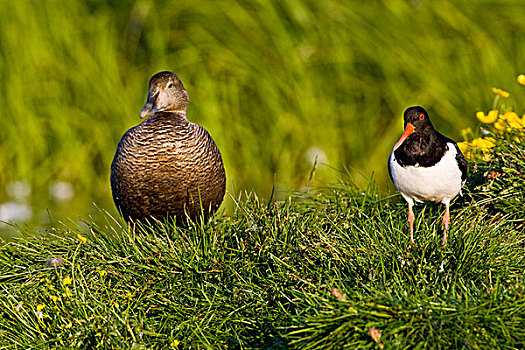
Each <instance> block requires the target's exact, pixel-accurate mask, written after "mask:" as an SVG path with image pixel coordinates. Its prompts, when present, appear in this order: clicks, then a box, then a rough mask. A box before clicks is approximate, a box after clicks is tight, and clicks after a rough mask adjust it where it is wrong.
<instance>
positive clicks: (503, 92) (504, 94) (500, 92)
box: [492, 88, 510, 98]
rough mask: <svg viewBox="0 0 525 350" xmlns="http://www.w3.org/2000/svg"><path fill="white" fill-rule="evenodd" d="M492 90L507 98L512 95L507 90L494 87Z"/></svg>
mask: <svg viewBox="0 0 525 350" xmlns="http://www.w3.org/2000/svg"><path fill="white" fill-rule="evenodd" d="M492 92H493V93H495V94H496V95H500V96H501V97H503V98H507V97H509V96H510V94H509V93H508V92H507V91H505V90H502V89H498V88H492Z"/></svg>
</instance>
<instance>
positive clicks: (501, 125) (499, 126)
mask: <svg viewBox="0 0 525 350" xmlns="http://www.w3.org/2000/svg"><path fill="white" fill-rule="evenodd" d="M494 127H495V128H496V129H498V130H499V131H505V130H507V129H508V125H507V123H506V122H505V120H503V119H498V121H497V122H495V123H494Z"/></svg>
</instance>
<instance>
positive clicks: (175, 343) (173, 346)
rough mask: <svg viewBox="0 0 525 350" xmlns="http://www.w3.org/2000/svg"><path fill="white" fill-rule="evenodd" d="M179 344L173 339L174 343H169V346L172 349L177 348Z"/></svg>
mask: <svg viewBox="0 0 525 350" xmlns="http://www.w3.org/2000/svg"><path fill="white" fill-rule="evenodd" d="M179 344H180V341H178V340H177V339H175V340H174V341H172V342H171V344H170V346H171V347H172V348H176V347H177V346H179Z"/></svg>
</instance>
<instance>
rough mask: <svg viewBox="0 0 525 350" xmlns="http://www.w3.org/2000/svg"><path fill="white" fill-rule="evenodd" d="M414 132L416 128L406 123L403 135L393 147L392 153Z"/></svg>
mask: <svg viewBox="0 0 525 350" xmlns="http://www.w3.org/2000/svg"><path fill="white" fill-rule="evenodd" d="M415 130H416V127H415V126H414V125H412V123H407V126H406V128H405V131H404V132H403V135H401V138H400V139H399V141H397V143H396V144H395V145H394V151H395V150H396V149H398V148H399V146H401V145H402V144H403V142H405V140H406V139H407V137H408V136H410V135H411V134H413V133H414V131H415Z"/></svg>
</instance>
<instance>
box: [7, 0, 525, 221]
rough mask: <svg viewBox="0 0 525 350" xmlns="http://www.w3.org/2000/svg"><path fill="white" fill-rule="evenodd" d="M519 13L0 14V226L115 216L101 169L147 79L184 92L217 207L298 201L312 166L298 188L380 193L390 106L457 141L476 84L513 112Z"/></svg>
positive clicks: (58, 9) (430, 4)
mask: <svg viewBox="0 0 525 350" xmlns="http://www.w3.org/2000/svg"><path fill="white" fill-rule="evenodd" d="M524 13H525V2H523V1H516V0H501V1H483V0H479V1H472V0H459V1H450V0H434V1H430V0H429V1H424V0H421V1H418V0H413V1H403V0H383V1H381V0H376V1H335V0H326V1H318V0H298V1H286V0H285V1H279V0H225V1H203V0H191V1H149V0H138V1H110V2H108V1H105V0H104V1H102V0H84V1H52V0H51V1H28V0H20V1H16V2H13V1H7V0H0V57H1V58H0V73H1V84H0V102H1V105H2V107H3V108H2V111H3V116H2V126H1V127H0V142H1V149H0V217H1V218H2V219H4V220H5V219H6V218H9V216H8V214H9V215H12V213H13V212H14V213H16V212H17V213H18V214H17V215H19V219H20V220H22V221H23V220H28V221H29V222H32V224H35V223H39V224H41V225H44V226H45V225H49V224H51V225H53V224H55V223H56V222H57V221H58V220H62V221H64V220H66V219H67V218H72V219H74V220H76V219H78V218H83V219H87V218H88V216H89V215H95V216H96V215H97V213H99V211H98V209H96V207H95V205H94V203H95V204H96V205H97V206H98V207H100V208H103V209H106V210H108V211H109V212H110V213H112V214H115V213H116V211H115V208H114V206H113V203H112V201H111V193H110V186H109V168H110V163H111V160H112V157H113V155H114V152H115V149H116V146H117V143H118V141H119V139H120V137H121V136H122V134H123V133H124V132H125V131H126V130H127V129H129V128H130V127H132V126H134V125H136V124H138V123H139V122H140V119H139V112H140V110H141V108H142V107H143V104H144V102H145V99H146V95H147V84H148V81H149V78H150V77H151V76H152V75H153V74H155V73H157V72H158V71H161V70H172V71H174V72H175V73H176V74H177V75H178V76H179V77H180V79H181V80H182V81H183V83H184V85H185V87H186V89H187V90H188V93H189V96H190V105H189V108H188V118H189V119H190V120H191V121H193V122H196V123H198V124H200V125H202V126H204V127H205V128H206V129H207V130H208V131H209V132H210V133H211V135H212V136H213V137H214V139H215V141H216V143H217V145H218V146H219V148H220V149H221V151H222V154H223V158H224V162H225V166H226V169H227V177H228V191H229V193H230V194H232V195H233V196H234V197H237V196H238V194H239V193H240V192H241V191H244V190H248V191H252V190H253V191H256V192H257V193H258V194H260V195H261V196H263V197H265V198H269V197H270V193H271V191H272V187H274V186H275V189H276V194H277V196H282V195H284V194H286V193H287V191H290V190H301V189H304V188H305V186H307V184H308V179H309V175H310V172H311V170H312V167H313V165H312V164H313V160H314V159H315V157H318V160H319V163H320V164H319V166H318V167H317V170H316V173H315V177H314V180H313V183H312V185H313V186H325V185H329V184H331V183H334V182H336V181H338V179H340V178H341V176H343V175H344V176H347V175H349V176H350V178H352V179H353V180H354V181H356V182H357V183H358V184H359V183H362V182H364V181H366V179H367V178H368V177H369V176H370V174H372V172H373V173H374V174H375V178H376V180H377V182H378V185H379V186H380V187H382V188H384V190H385V191H387V190H389V186H390V184H389V182H390V180H389V179H388V175H387V172H386V161H387V158H388V156H389V154H390V151H391V147H392V145H393V143H394V142H395V141H396V140H397V138H398V137H399V136H400V134H401V132H402V112H403V111H404V109H405V108H406V107H408V106H410V105H414V104H419V105H423V106H425V107H426V108H427V110H428V111H429V113H431V118H432V119H433V121H434V124H435V125H436V127H437V128H438V129H439V130H440V131H442V132H443V133H446V134H447V135H449V136H450V137H453V138H456V139H461V130H462V129H464V128H466V127H472V128H475V127H476V120H475V118H474V113H475V112H476V110H480V109H482V110H485V111H486V110H487V109H488V108H489V107H490V105H491V102H492V97H493V96H492V95H491V93H490V88H491V87H492V86H497V87H500V88H503V89H505V90H507V91H509V92H510V93H511V97H510V103H514V104H515V105H516V106H518V104H519V103H521V104H523V100H522V99H521V100H519V101H518V100H514V101H513V99H514V98H515V97H516V93H517V92H518V91H519V89H520V88H521V89H523V87H520V86H519V85H518V84H517V83H516V81H515V77H516V75H517V74H518V73H523V72H524V71H525V45H524V43H525V21H524V20H523V14H524ZM522 96H523V95H522ZM519 106H522V105H519ZM230 205H231V202H230ZM225 207H228V204H226V206H225ZM17 208H18V209H17ZM15 209H17V210H18V211H17V210H15ZM24 210H25V212H24ZM24 215H25V216H24Z"/></svg>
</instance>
